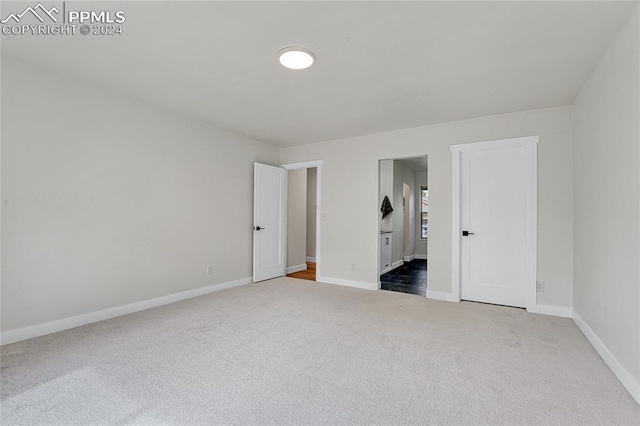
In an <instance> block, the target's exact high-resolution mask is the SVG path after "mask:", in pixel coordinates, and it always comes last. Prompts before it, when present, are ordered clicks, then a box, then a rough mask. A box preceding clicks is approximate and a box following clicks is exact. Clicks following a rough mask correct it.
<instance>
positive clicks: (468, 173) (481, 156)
mask: <svg viewBox="0 0 640 426" xmlns="http://www.w3.org/2000/svg"><path fill="white" fill-rule="evenodd" d="M536 142H537V138H535V137H531V138H518V139H509V140H502V141H492V142H486V143H477V144H468V145H466V146H465V145H462V146H460V145H458V146H456V147H457V148H458V160H459V163H458V164H459V176H460V186H459V190H460V193H459V194H460V198H459V200H460V210H459V214H460V216H459V218H460V221H459V225H460V228H461V229H459V230H457V232H459V233H458V236H457V238H458V241H459V244H460V245H459V248H460V251H459V253H460V288H461V292H460V298H461V299H463V300H472V301H478V302H485V303H495V304H500V305H508V306H517V307H523V308H524V307H527V308H530V307H534V306H535V280H536V266H537V265H536V245H537V237H536V199H537V195H536ZM453 148H454V147H452V149H453ZM454 228H455V226H454ZM454 232H455V230H454Z"/></svg>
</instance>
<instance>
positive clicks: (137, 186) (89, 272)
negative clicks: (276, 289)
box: [2, 58, 279, 332]
mask: <svg viewBox="0 0 640 426" xmlns="http://www.w3.org/2000/svg"><path fill="white" fill-rule="evenodd" d="M2 118H3V121H2V151H3V156H2V198H3V200H6V201H7V202H8V206H4V205H3V207H2V231H3V232H2V257H3V259H2V260H3V262H2V263H3V265H2V266H3V267H2V331H3V332H4V331H7V330H15V329H17V328H21V327H26V326H31V325H35V324H40V323H44V322H48V321H52V320H58V319H62V318H66V317H70V316H75V315H80V314H85V313H90V312H93V311H97V310H101V309H105V308H110V307H115V306H119V305H124V304H129V303H132V302H137V301H142V300H146V299H151V298H154V297H158V296H162V295H168V294H171V293H176V292H181V291H186V290H191V289H196V288H201V287H204V286H209V285H211V284H215V283H224V282H228V281H231V280H237V279H243V278H246V277H250V276H251V256H250V255H249V253H251V250H252V232H251V224H252V205H253V195H252V194H253V171H252V170H253V162H254V161H261V162H266V163H272V164H278V163H279V161H278V159H279V153H278V150H277V149H275V148H273V147H271V146H269V145H266V144H263V143H259V142H256V141H254V140H251V139H248V138H246V137H243V136H239V135H236V134H232V133H229V132H226V131H222V130H219V129H216V128H214V127H212V126H210V125H207V124H204V123H201V122H198V121H194V120H190V119H186V118H183V117H181V116H178V115H174V114H172V113H169V112H166V111H164V110H161V109H156V108H152V107H149V106H146V105H144V104H141V103H138V102H135V101H132V100H129V99H126V98H123V97H120V96H116V95H113V94H110V93H108V92H104V91H101V90H97V89H94V88H92V87H89V86H85V85H83V84H79V83H77V82H75V81H72V80H68V79H66V78H63V77H59V76H57V75H55V74H51V73H49V72H46V71H41V70H38V69H35V68H32V67H30V66H26V65H23V64H20V63H17V62H14V61H12V60H9V59H6V58H3V63H2ZM208 265H213V266H214V267H215V272H214V275H213V276H208V275H207V274H206V272H207V266H208Z"/></svg>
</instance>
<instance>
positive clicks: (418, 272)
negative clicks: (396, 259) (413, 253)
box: [380, 259, 427, 296]
mask: <svg viewBox="0 0 640 426" xmlns="http://www.w3.org/2000/svg"><path fill="white" fill-rule="evenodd" d="M380 288H381V289H382V290H389V291H399V292H402V293H409V294H417V295H419V296H425V295H426V294H427V261H426V260H422V259H415V260H412V261H411V262H405V263H404V264H403V265H402V266H399V267H397V268H396V269H394V270H393V271H390V272H387V273H386V274H384V275H381V276H380Z"/></svg>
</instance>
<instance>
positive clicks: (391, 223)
mask: <svg viewBox="0 0 640 426" xmlns="http://www.w3.org/2000/svg"><path fill="white" fill-rule="evenodd" d="M378 167H379V168H378V197H379V200H378V201H379V205H380V210H381V211H380V216H379V217H380V220H379V223H378V225H379V233H380V245H379V261H380V263H379V269H378V272H379V276H380V289H382V290H388V291H398V292H402V293H409V294H416V295H420V296H426V291H427V242H428V205H429V204H428V189H427V186H428V158H427V156H426V155H423V156H419V157H410V158H394V159H386V160H380V161H379V164H378Z"/></svg>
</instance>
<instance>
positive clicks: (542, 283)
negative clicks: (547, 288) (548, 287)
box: [536, 281, 544, 292]
mask: <svg viewBox="0 0 640 426" xmlns="http://www.w3.org/2000/svg"><path fill="white" fill-rule="evenodd" d="M536 290H538V291H540V292H543V291H544V281H538V284H537V287H536Z"/></svg>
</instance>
